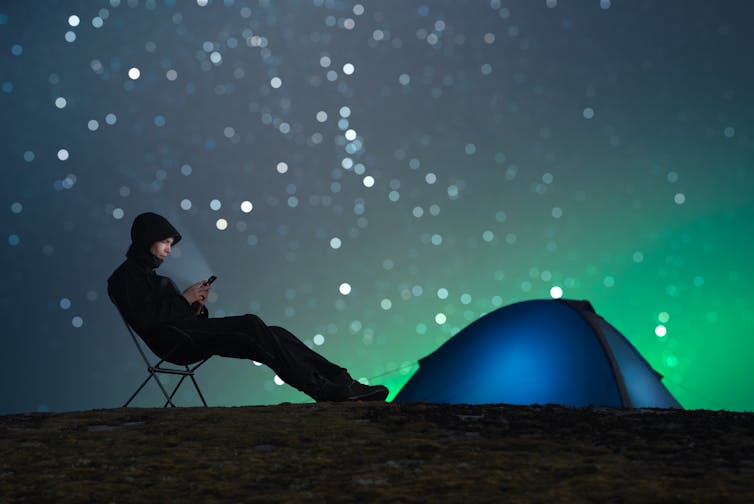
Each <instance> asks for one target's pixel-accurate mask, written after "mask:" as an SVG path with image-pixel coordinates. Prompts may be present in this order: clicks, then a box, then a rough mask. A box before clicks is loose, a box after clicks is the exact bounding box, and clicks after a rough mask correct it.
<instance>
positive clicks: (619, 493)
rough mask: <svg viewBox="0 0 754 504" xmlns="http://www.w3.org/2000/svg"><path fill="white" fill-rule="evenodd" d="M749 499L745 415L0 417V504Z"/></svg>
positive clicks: (377, 410)
mask: <svg viewBox="0 0 754 504" xmlns="http://www.w3.org/2000/svg"><path fill="white" fill-rule="evenodd" d="M302 501H306V502H437V501H440V502H461V501H464V502H503V501H505V502H532V501H535V502H558V501H579V502H637V501H640V502H754V414H753V413H733V412H714V411H669V410H619V409H609V408H579V409H576V408H564V407H556V406H532V407H520V406H506V405H475V406H466V405H438V404H382V403H352V404H343V403H340V404H334V403H319V404H281V405H277V406H255V407H244V408H179V409H165V410H161V409H113V410H95V411H85V412H74V413H60V414H51V413H34V414H23V415H7V416H2V417H0V502H34V503H38V502H51V503H53V502H54V503H66V502H102V503H110V502H114V503H130V502H152V503H156V502H302Z"/></svg>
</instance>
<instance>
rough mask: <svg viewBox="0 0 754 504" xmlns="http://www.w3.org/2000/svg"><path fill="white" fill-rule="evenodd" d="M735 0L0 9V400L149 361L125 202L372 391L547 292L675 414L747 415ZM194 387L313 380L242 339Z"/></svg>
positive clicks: (120, 376) (243, 387)
mask: <svg viewBox="0 0 754 504" xmlns="http://www.w3.org/2000/svg"><path fill="white" fill-rule="evenodd" d="M753 13H754V6H752V4H751V2H749V1H746V0H739V1H720V2H709V1H702V0H667V1H661V0H655V1H645V0H601V1H600V0H515V1H504V0H479V1H458V0H453V1H428V0H425V1H420V2H416V1H410V0H401V1H371V0H369V1H363V2H362V3H358V2H351V1H340V0H313V1H312V0H289V1H272V0H254V1H251V0H250V1H241V0H224V1H223V0H213V1H209V0H190V1H189V0H172V1H171V0H159V1H158V0H146V1H145V0H109V1H106V0H99V1H94V0H86V1H83V0H81V1H42V2H26V1H20V0H18V1H10V0H5V1H2V2H0V111H1V113H2V142H0V163H2V164H1V165H0V166H1V167H2V185H0V198H1V202H2V207H1V208H0V231H1V233H2V243H0V260H1V261H2V268H3V276H4V277H5V278H6V282H5V287H6V288H5V289H3V290H2V291H1V292H0V310H1V311H0V315H1V317H2V321H3V322H2V329H3V331H2V351H0V413H10V412H22V411H65V410H79V409H89V408H106V407H107V408H109V407H115V406H119V405H121V404H122V403H123V402H124V401H125V400H126V399H127V398H128V396H129V395H130V394H131V392H133V390H134V389H135V388H136V386H137V385H138V384H139V383H140V381H141V380H142V379H143V377H144V376H145V375H146V371H145V370H144V365H143V363H142V362H140V360H139V355H138V354H137V352H136V350H135V348H134V346H133V343H132V342H131V341H130V339H129V338H128V334H127V332H126V330H125V327H124V325H123V323H122V322H121V320H120V318H119V316H118V313H117V311H116V310H115V308H114V307H113V306H112V304H111V303H110V301H109V299H108V297H107V292H106V280H107V277H108V276H109V275H110V273H111V272H112V270H113V269H115V267H117V266H118V264H120V262H121V261H122V260H123V259H124V254H125V252H126V249H127V248H128V245H129V242H130V240H129V230H130V226H131V222H132V220H133V218H134V217H135V216H136V215H138V214H139V213H141V212H145V211H154V212H158V213H160V214H162V215H164V216H166V217H167V218H168V219H169V220H170V221H171V222H172V223H173V224H174V225H175V226H176V227H177V228H178V229H179V231H180V232H181V233H182V235H183V237H184V239H183V241H182V242H181V243H180V244H179V245H178V246H177V247H175V249H174V250H173V254H172V257H170V258H168V260H167V261H166V262H165V263H164V264H163V266H162V267H161V268H160V270H159V272H160V273H162V274H167V275H169V276H171V277H172V278H174V279H175V280H176V282H177V283H178V285H179V287H181V288H182V289H183V288H186V287H188V286H189V285H190V284H192V283H194V282H196V281H199V280H201V279H204V278H206V277H208V276H209V275H211V274H215V275H217V277H218V280H217V282H215V284H214V289H213V294H212V296H211V297H210V302H209V304H208V308H209V309H210V314H211V316H218V317H219V316H224V315H240V314H244V313H256V314H258V315H260V316H261V317H262V318H263V319H264V320H265V321H267V323H269V324H275V325H282V326H285V327H287V328H289V329H290V330H291V331H293V332H294V333H295V334H297V335H298V336H299V337H300V338H301V339H302V340H304V341H305V342H307V343H308V344H309V345H311V346H312V347H314V348H316V349H317V350H318V351H319V352H321V353H322V354H323V355H325V356H326V357H328V358H330V359H331V360H333V361H335V362H337V363H338V364H341V365H343V366H345V367H347V368H348V369H349V370H350V371H351V373H352V374H353V375H354V377H356V378H363V379H365V380H368V381H369V382H371V383H383V384H385V385H387V386H389V387H390V388H391V390H392V392H393V394H394V393H396V392H397V391H398V390H399V389H400V387H401V385H402V384H403V383H404V382H405V381H406V380H407V379H408V378H409V377H410V376H411V374H412V372H413V371H414V370H415V369H416V362H417V360H418V359H420V358H421V357H423V356H425V355H427V354H429V353H430V352H432V351H433V350H435V349H436V348H437V347H438V346H439V345H441V344H442V343H443V342H445V341H447V340H448V338H450V337H452V336H453V335H454V334H456V333H457V332H458V331H460V330H461V329H463V328H464V327H466V326H467V325H468V324H470V323H471V322H473V321H474V320H477V319H478V318H479V317H481V316H483V315H484V314H486V313H489V312H490V311H492V310H494V309H496V308H499V307H501V306H505V305H508V304H510V303H514V302H517V301H522V300H527V299H537V298H548V297H551V296H558V295H560V293H561V292H562V296H563V297H566V298H572V299H588V300H590V301H591V303H592V304H593V306H594V307H595V309H596V310H597V312H598V313H599V314H601V315H602V316H604V317H605V318H606V319H607V320H608V321H609V322H610V323H612V325H614V326H615V327H616V328H617V329H619V330H620V331H622V332H623V334H625V335H626V337H627V338H628V339H629V340H630V341H631V342H632V343H633V344H634V345H635V346H636V347H637V349H638V350H639V351H640V352H641V353H642V354H643V355H644V357H645V358H646V359H647V360H648V361H649V362H650V364H651V365H652V366H653V367H654V369H656V370H657V371H658V372H660V373H661V374H662V375H664V377H665V379H664V383H665V384H666V386H667V387H668V389H669V390H670V391H671V392H672V393H673V394H674V395H675V397H676V398H677V399H678V400H679V401H680V402H681V403H682V404H683V405H684V406H685V407H687V408H707V409H731V410H748V411H754V396H753V395H752V392H751V391H752V385H754V378H752V377H751V367H752V355H754V318H753V317H754V315H753V313H752V302H751V301H752V295H751V281H750V280H751V278H752V276H753V275H754V267H753V266H752V264H754V263H753V262H752V259H751V256H752V252H751V248H752V245H753V244H754V240H753V239H752V236H751V235H752V222H753V221H754V204H753V203H754V196H752V194H753V192H754V166H753V163H754V95H753V94H752V93H753V91H752V90H754V70H753V69H754V65H752V57H751V54H752V53H753V52H754V37H752V34H751V27H750V19H751V16H752V14H753ZM468 365H469V366H474V363H473V362H469V363H468ZM200 383H202V384H203V392H204V394H205V396H206V397H207V399H208V402H209V403H210V405H216V406H218V405H219V406H230V405H246V404H276V403H279V402H282V401H295V402H300V401H308V400H310V399H308V397H307V396H305V395H304V394H302V393H300V392H298V391H296V390H294V389H293V388H291V387H289V386H287V385H284V384H278V383H276V380H275V375H274V373H273V372H272V371H271V370H270V369H269V368H267V367H264V366H262V367H259V366H254V365H252V364H250V363H249V362H248V361H242V360H233V359H225V358H217V357H215V358H213V359H211V360H210V361H209V362H208V363H207V364H206V365H205V368H204V369H203V371H202V372H201V373H200ZM152 387H154V385H152ZM155 390H156V387H155V388H153V389H151V390H150V391H148V392H147V393H145V394H144V395H143V396H141V397H140V399H139V401H137V404H138V405H144V406H146V405H149V406H153V405H157V404H159V402H158V396H157V393H156V391H155ZM182 390H184V392H183V393H179V396H180V397H179V402H182V403H184V404H197V401H196V397H192V395H191V394H190V389H188V388H185V389H182Z"/></svg>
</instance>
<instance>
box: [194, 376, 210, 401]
mask: <svg viewBox="0 0 754 504" xmlns="http://www.w3.org/2000/svg"><path fill="white" fill-rule="evenodd" d="M191 381H192V382H194V387H196V391H197V392H198V393H199V398H200V399H201V400H202V404H203V405H204V407H205V408H206V407H207V401H205V400H204V396H203V395H202V391H201V390H199V385H198V384H197V383H196V380H195V379H194V375H191Z"/></svg>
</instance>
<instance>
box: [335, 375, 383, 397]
mask: <svg viewBox="0 0 754 504" xmlns="http://www.w3.org/2000/svg"><path fill="white" fill-rule="evenodd" d="M344 392H345V394H344V395H345V397H344V398H343V399H342V400H343V401H384V400H385V399H386V398H387V396H388V394H389V393H390V391H389V390H388V388H387V387H385V386H384V385H364V384H363V383H360V382H357V381H356V380H352V381H351V383H349V384H348V385H346V387H345V390H344Z"/></svg>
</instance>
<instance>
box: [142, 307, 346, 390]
mask: <svg viewBox="0 0 754 504" xmlns="http://www.w3.org/2000/svg"><path fill="white" fill-rule="evenodd" d="M170 325H171V326H174V327H177V328H178V329H181V330H182V331H184V332H186V333H187V334H188V335H189V336H191V339H192V343H191V344H185V343H184V344H179V345H178V346H175V344H173V345H170V346H171V348H170V349H168V348H167V346H166V345H159V343H158V342H156V341H154V340H155V339H157V338H160V337H164V336H165V333H164V332H162V331H155V334H154V336H153V337H152V338H150V339H152V340H153V341H152V342H148V343H153V344H150V345H149V346H150V347H152V348H153V349H158V351H156V352H155V353H157V355H159V356H160V357H162V358H165V360H167V361H169V362H174V363H177V364H183V363H189V362H198V361H200V360H202V359H205V358H207V357H210V356H212V355H220V356H222V357H234V358H238V359H251V360H254V361H257V362H261V363H262V364H265V365H267V366H269V367H270V368H271V369H272V370H273V371H274V372H275V373H276V374H277V375H278V376H279V377H280V379H282V380H283V381H284V382H286V383H287V384H289V385H291V386H293V387H295V388H297V389H298V390H301V391H302V392H304V393H305V394H307V395H309V396H311V397H312V398H314V399H315V400H327V399H328V398H329V394H331V393H332V391H333V390H334V389H337V388H340V387H342V386H344V385H346V384H347V383H348V382H349V381H350V379H351V377H350V375H349V374H348V372H347V371H346V370H345V369H344V368H342V367H340V366H336V365H335V364H333V363H332V362H330V361H328V360H327V359H325V358H324V357H322V356H321V355H319V354H318V353H317V352H315V351H314V350H312V349H310V348H309V347H307V346H306V345H305V344H304V343H302V342H301V340H299V339H298V338H297V337H296V336H294V335H293V334H292V333H291V332H290V331H288V330H286V329H284V328H282V327H278V326H268V325H267V324H265V323H264V321H263V320H262V319H261V318H259V317H257V316H256V315H243V316H238V317H222V318H206V319H196V320H188V321H181V322H174V323H171V324H170ZM166 340H167V339H166ZM172 341H173V342H174V341H175V340H172ZM160 347H162V348H160ZM168 353H169V355H167V354H168Z"/></svg>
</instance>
